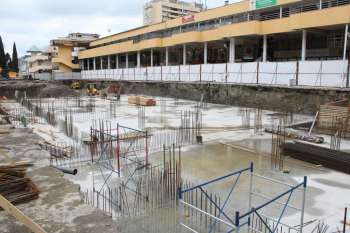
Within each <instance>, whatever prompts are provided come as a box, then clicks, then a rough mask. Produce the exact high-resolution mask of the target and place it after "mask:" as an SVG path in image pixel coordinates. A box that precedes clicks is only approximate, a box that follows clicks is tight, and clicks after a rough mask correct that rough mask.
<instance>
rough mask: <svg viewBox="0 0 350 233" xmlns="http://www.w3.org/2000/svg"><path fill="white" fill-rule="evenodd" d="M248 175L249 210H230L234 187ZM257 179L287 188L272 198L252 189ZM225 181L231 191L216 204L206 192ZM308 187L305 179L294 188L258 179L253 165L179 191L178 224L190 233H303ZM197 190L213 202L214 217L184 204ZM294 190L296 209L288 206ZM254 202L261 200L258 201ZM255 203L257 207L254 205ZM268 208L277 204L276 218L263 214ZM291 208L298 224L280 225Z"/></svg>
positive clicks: (201, 209) (293, 186)
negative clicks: (298, 195)
mask: <svg viewBox="0 0 350 233" xmlns="http://www.w3.org/2000/svg"><path fill="white" fill-rule="evenodd" d="M246 174H248V176H249V193H248V197H249V200H248V209H247V210H233V209H230V208H229V206H230V205H229V203H230V201H232V200H233V193H234V191H235V189H237V185H238V183H239V181H240V179H242V176H243V175H246ZM256 179H259V180H260V182H261V180H262V181H264V182H268V183H274V184H275V185H279V186H282V187H286V189H285V190H283V191H281V192H276V193H275V194H274V195H273V196H269V195H267V194H262V193H261V190H257V191H256V190H254V181H255V180H256ZM224 180H226V181H228V180H230V184H231V186H230V187H231V188H230V189H229V192H228V194H227V195H226V198H225V199H224V200H223V202H222V203H219V202H217V201H216V200H214V199H213V198H211V197H210V196H209V195H208V193H207V190H206V189H208V188H209V187H208V186H212V185H214V184H219V183H222V182H224ZM306 186H307V177H304V180H303V181H302V182H301V183H298V184H297V185H290V184H287V183H284V182H281V181H278V180H275V179H271V178H268V177H264V176H261V175H259V174H256V173H254V165H253V163H252V164H251V165H250V166H249V167H247V168H245V169H241V170H239V171H235V172H232V173H230V174H227V175H224V176H222V177H218V178H215V179H212V180H209V181H207V182H204V183H201V184H199V185H196V186H193V187H190V188H186V189H182V188H180V189H179V191H178V195H179V203H180V204H181V205H182V206H181V221H180V225H181V226H182V227H184V228H185V229H187V230H188V231H189V232H209V233H211V232H256V233H263V232H268V233H284V232H288V233H290V232H293V233H302V232H303V227H304V209H305V196H306V195H305V194H306ZM194 191H200V192H202V193H203V194H204V196H205V198H206V199H207V200H208V202H210V203H212V204H213V206H214V207H215V208H217V209H218V213H217V214H212V213H209V212H208V211H207V210H205V209H203V208H201V207H200V206H198V205H194V204H190V203H188V202H187V201H184V199H183V196H184V195H186V194H187V193H189V192H194ZM297 191H300V192H301V203H300V207H295V206H294V205H292V204H290V202H291V198H292V196H293V195H296V194H295V193H296V192H297ZM255 199H259V200H264V201H260V202H257V201H256V200H255ZM255 202H256V204H254V203H255ZM271 205H278V206H280V207H281V210H280V212H279V213H278V214H277V218H274V217H270V216H268V215H267V214H266V213H264V212H266V211H264V210H266V209H267V208H268V207H270V206H271ZM288 208H289V209H292V210H293V211H297V212H298V213H299V214H300V222H298V223H293V225H291V224H287V223H285V222H283V217H284V216H285V213H286V210H287V209H288ZM193 212H196V213H199V214H200V216H202V215H204V216H208V217H209V218H210V219H211V220H210V224H209V225H206V224H203V223H201V222H200V221H198V220H197V219H195V217H194V216H195V215H194V214H193Z"/></svg>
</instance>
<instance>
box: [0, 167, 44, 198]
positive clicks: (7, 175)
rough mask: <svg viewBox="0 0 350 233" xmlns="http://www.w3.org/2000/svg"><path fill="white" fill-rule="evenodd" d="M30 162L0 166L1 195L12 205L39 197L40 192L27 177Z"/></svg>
mask: <svg viewBox="0 0 350 233" xmlns="http://www.w3.org/2000/svg"><path fill="white" fill-rule="evenodd" d="M29 166H32V164H30V163H28V162H18V163H13V164H0V194H1V195H2V196H4V197H5V198H6V199H7V200H8V201H9V202H11V203H12V204H19V203H25V202H28V201H31V200H34V199H37V198H38V197H39V190H38V188H37V187H36V186H35V184H34V183H33V182H32V181H31V179H29V178H28V177H26V173H27V168H28V167H29Z"/></svg>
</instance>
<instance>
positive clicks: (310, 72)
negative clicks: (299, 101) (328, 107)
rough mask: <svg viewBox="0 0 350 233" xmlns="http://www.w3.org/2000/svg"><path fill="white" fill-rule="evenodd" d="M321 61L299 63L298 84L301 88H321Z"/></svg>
mask: <svg viewBox="0 0 350 233" xmlns="http://www.w3.org/2000/svg"><path fill="white" fill-rule="evenodd" d="M321 69H322V67H321V61H301V62H299V76H298V84H299V85H301V86H321V77H322V75H321Z"/></svg>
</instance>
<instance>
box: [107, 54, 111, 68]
mask: <svg viewBox="0 0 350 233" xmlns="http://www.w3.org/2000/svg"><path fill="white" fill-rule="evenodd" d="M107 69H109V70H110V69H111V56H107Z"/></svg>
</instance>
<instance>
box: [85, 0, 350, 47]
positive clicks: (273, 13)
mask: <svg viewBox="0 0 350 233" xmlns="http://www.w3.org/2000/svg"><path fill="white" fill-rule="evenodd" d="M346 4H350V0H328V1H323V2H322V3H321V4H320V1H317V2H314V3H307V4H306V3H304V4H299V5H295V6H291V7H283V8H280V9H273V10H270V11H265V12H246V13H240V14H235V15H230V16H225V17H221V18H216V19H212V20H208V21H203V22H197V23H192V24H186V25H183V26H178V27H173V28H168V29H165V30H160V31H154V32H149V33H145V34H142V35H138V36H133V37H128V38H124V39H120V40H116V41H112V42H108V43H104V44H100V45H97V46H93V47H91V48H96V47H102V46H106V45H110V44H118V43H122V42H126V41H130V40H132V41H133V43H139V42H141V41H143V40H149V39H154V38H164V37H170V36H172V35H175V34H178V33H183V32H190V31H204V30H210V29H214V28H217V27H220V26H223V25H229V24H235V23H241V22H246V21H252V20H258V21H265V20H272V19H278V18H284V17H289V16H290V14H296V13H301V12H308V11H313V10H318V9H326V8H330V7H336V6H341V5H346Z"/></svg>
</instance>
